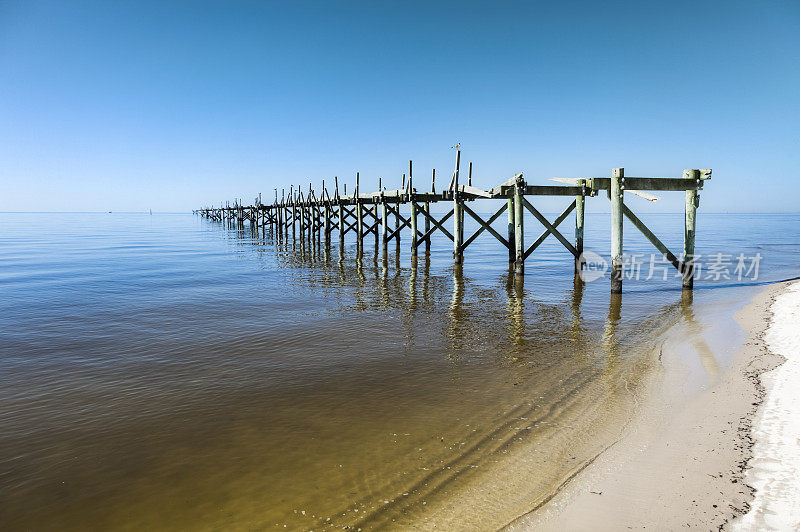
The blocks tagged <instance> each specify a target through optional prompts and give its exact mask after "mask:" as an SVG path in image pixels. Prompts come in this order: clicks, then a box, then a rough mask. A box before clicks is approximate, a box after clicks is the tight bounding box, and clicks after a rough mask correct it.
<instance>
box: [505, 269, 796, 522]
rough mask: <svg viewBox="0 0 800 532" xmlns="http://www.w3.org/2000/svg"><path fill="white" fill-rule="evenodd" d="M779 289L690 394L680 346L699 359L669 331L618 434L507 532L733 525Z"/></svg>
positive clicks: (740, 510) (755, 304)
mask: <svg viewBox="0 0 800 532" xmlns="http://www.w3.org/2000/svg"><path fill="white" fill-rule="evenodd" d="M787 284H788V283H776V284H773V285H770V286H769V287H767V288H766V289H765V290H763V291H762V292H761V293H759V294H758V295H757V296H756V297H755V298H754V299H753V300H752V301H751V303H750V304H749V305H748V306H747V307H745V308H744V309H742V310H741V311H739V312H738V313H737V315H736V320H737V322H738V323H739V324H740V326H741V327H742V328H744V329H745V330H746V331H747V332H748V334H749V336H748V338H747V340H746V342H745V344H744V345H743V347H742V348H741V350H740V351H739V352H738V354H737V355H736V357H735V358H734V360H733V363H732V365H731V366H730V367H729V368H728V369H727V370H726V371H724V372H722V373H721V374H720V375H719V378H718V379H717V380H716V382H713V381H712V384H710V385H709V386H708V387H706V388H705V389H703V390H702V391H700V392H699V393H697V392H694V393H693V392H690V391H687V390H686V386H684V383H685V382H686V379H687V378H688V371H687V369H686V368H685V366H684V364H683V362H682V361H681V358H680V357H679V356H677V353H678V352H679V351H680V350H681V349H682V348H685V347H686V344H687V343H689V344H692V347H693V348H694V349H695V350H697V351H698V355H700V356H701V357H702V350H703V346H702V342H701V343H700V345H698V344H697V339H696V338H693V337H692V334H691V331H690V330H687V329H686V328H681V326H680V324H679V325H676V326H675V327H673V328H672V330H671V331H670V333H669V334H668V335H667V336H666V337H665V338H664V341H663V343H662V344H661V347H660V350H661V362H662V369H661V370H660V373H661V376H662V379H661V382H660V383H659V384H658V385H657V386H654V387H653V389H652V392H651V393H649V394H648V395H647V399H646V401H644V402H643V403H642V405H641V408H640V409H639V411H638V413H637V416H636V419H635V421H633V422H632V423H630V425H629V430H628V432H627V433H626V435H625V436H624V437H623V438H621V439H620V440H619V441H618V442H617V443H616V444H615V445H613V446H612V447H610V448H609V449H608V450H607V451H606V452H605V453H603V454H602V455H601V456H599V457H598V458H597V459H596V460H595V461H594V463H592V464H591V465H589V466H588V467H586V469H585V470H584V471H583V472H581V474H580V475H578V476H576V478H575V479H574V480H573V481H572V482H571V483H569V485H567V486H565V488H564V489H563V490H561V491H560V492H559V493H558V494H557V495H555V496H554V497H553V498H552V500H551V501H550V502H549V503H548V504H547V505H546V506H545V507H543V508H541V510H539V511H537V512H531V513H529V514H528V515H526V516H523V517H521V518H519V519H517V520H515V521H514V522H513V523H511V524H510V525H509V527H508V529H509V530H528V529H531V530H534V529H535V530H618V529H624V528H637V529H638V528H647V529H658V530H674V529H678V528H683V527H691V528H701V529H705V530H710V529H721V528H722V529H724V528H730V525H731V524H732V523H734V522H738V520H737V521H734V520H735V519H736V518H737V517H740V516H742V515H744V514H745V513H747V512H748V510H750V507H751V504H752V503H753V500H754V492H755V490H754V488H752V487H751V486H749V485H747V481H748V480H749V477H748V469H749V463H750V460H751V458H752V457H753V443H754V439H753V434H754V432H755V433H757V430H755V429H757V427H755V426H754V425H756V424H757V423H758V415H759V407H760V405H762V403H763V402H764V400H765V396H766V390H765V387H764V385H763V384H762V378H763V377H762V376H763V374H764V373H765V372H768V371H770V370H772V369H774V368H776V367H777V366H778V365H780V364H781V363H782V362H783V360H784V359H783V358H782V357H780V356H778V355H775V354H772V353H771V352H770V351H769V350H768V348H767V345H766V343H765V339H764V336H765V331H766V330H767V328H768V326H769V324H770V318H771V316H772V314H771V310H770V308H771V306H772V304H773V303H774V301H775V298H776V297H777V296H778V295H780V294H781V293H783V292H784V291H785V289H786V287H787ZM687 332H689V334H687ZM707 369H710V368H707Z"/></svg>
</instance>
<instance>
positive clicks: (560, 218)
mask: <svg viewBox="0 0 800 532" xmlns="http://www.w3.org/2000/svg"><path fill="white" fill-rule="evenodd" d="M575 205H576V202H575V201H573V202H572V203H571V204H570V206H569V207H567V208H566V210H564V212H562V213H561V214H560V215H559V216H558V218H556V219H555V221H554V222H553V227H558V226H559V225H560V224H561V222H563V221H564V220H566V219H567V216H569V213H571V212H572V211H573V209H575ZM548 236H550V229H545V230H544V232H543V233H542V234H541V235H539V238H537V239H536V241H535V242H534V243H533V244H531V246H530V247H529V248H528V250H527V251H526V252H525V255H524V256H523V260H524V259H527V258H528V255H530V254H531V253H533V250H535V249H536V248H538V247H539V245H540V244H541V243H542V242H544V240H545V239H546V238H547V237H548Z"/></svg>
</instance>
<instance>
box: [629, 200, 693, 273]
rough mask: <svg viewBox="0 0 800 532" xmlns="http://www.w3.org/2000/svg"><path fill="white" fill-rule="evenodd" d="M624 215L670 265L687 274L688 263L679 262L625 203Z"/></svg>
mask: <svg viewBox="0 0 800 532" xmlns="http://www.w3.org/2000/svg"><path fill="white" fill-rule="evenodd" d="M622 214H624V215H625V217H626V218H628V220H630V221H631V222H632V223H633V225H635V226H636V228H637V229H638V230H639V231H641V233H642V234H643V235H644V236H646V237H647V240H649V241H650V242H651V243H652V244H653V245H654V246H655V247H656V249H657V250H658V251H660V252H661V254H662V255H664V257H665V258H666V259H667V260H668V261H669V262H670V264H672V265H673V266H675V269H676V270H678V271H679V272H681V273H685V271H686V263H684V262H681V261H680V260H678V257H676V256H675V255H674V254H673V253H672V252H671V251H670V250H669V248H667V246H665V245H664V243H663V242H661V240H659V239H658V237H657V236H656V235H654V234H653V232H652V231H650V229H648V228H647V226H646V225H644V222H643V221H641V220H640V219H639V218H638V217H637V216H636V215H635V214H633V211H631V210H630V209H629V208H628V206H627V205H625V204H624V203H623V204H622Z"/></svg>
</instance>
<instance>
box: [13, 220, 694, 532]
mask: <svg viewBox="0 0 800 532" xmlns="http://www.w3.org/2000/svg"><path fill="white" fill-rule="evenodd" d="M187 218H188V217H187ZM168 222H169V221H166V222H165V221H161V222H160V223H161V224H167V223H168ZM106 223H108V224H110V225H108V226H107V227H105V226H103V225H101V224H98V223H97V222H96V221H95V222H94V225H93V227H94V228H95V230H96V231H100V230H104V231H107V233H108V234H107V235H106V234H105V233H103V234H101V235H100V236H95V237H94V238H93V239H91V240H87V239H85V238H83V236H84V233H83V231H85V229H83V227H86V226H87V224H83V225H79V226H76V227H78V228H77V229H74V228H71V227H70V226H69V225H68V224H67V225H65V226H63V227H61V226H59V227H57V228H56V231H57V232H59V231H60V233H59V234H58V235H56V236H58V238H59V239H60V241H62V242H63V244H61V245H62V246H64V247H65V248H67V249H66V251H65V252H62V255H63V256H66V257H70V258H69V261H72V262H65V263H64V264H62V265H61V266H60V269H59V270H58V273H55V274H54V273H52V272H53V271H54V270H53V268H52V265H51V261H52V260H53V258H52V255H47V256H45V255H40V256H39V257H40V258H38V259H36V260H39V261H40V262H37V263H34V264H30V265H27V266H26V270H25V271H26V272H37V271H46V272H49V273H48V276H47V277H46V279H47V281H48V282H47V284H46V287H38V285H35V284H29V285H28V286H27V287H26V290H27V291H29V292H30V291H35V290H41V293H42V294H44V293H47V308H42V307H41V306H40V301H43V299H42V298H29V299H25V298H23V297H22V296H20V295H19V294H17V293H16V292H14V294H17V295H14V294H12V295H14V297H16V298H17V301H18V304H17V305H16V306H14V307H8V308H5V315H6V316H7V317H8V319H9V320H11V321H13V322H14V324H15V327H13V328H9V329H7V330H6V331H8V332H6V338H5V340H6V341H5V343H4V348H3V349H4V354H6V355H7V356H6V357H4V358H3V359H2V360H3V361H2V364H3V367H2V369H3V371H2V373H0V374H1V375H2V376H3V377H2V378H3V379H4V380H3V383H2V384H3V386H2V392H0V415H2V419H3V420H4V429H5V432H4V438H3V440H2V441H0V453H1V454H0V455H1V456H2V457H3V462H2V464H3V472H4V475H3V477H2V480H0V483H2V485H0V488H1V489H0V498H2V503H3V504H2V505H0V512H2V515H0V518H2V521H3V522H4V523H5V524H7V525H8V526H9V527H10V528H28V529H31V528H32V529H36V528H53V527H55V526H58V528H60V529H66V530H79V529H85V528H87V527H89V526H92V527H99V528H115V527H121V525H123V524H124V525H125V526H127V527H129V528H148V527H159V528H212V527H225V528H263V527H273V526H276V525H277V526H279V527H280V528H283V525H286V527H287V528H289V529H310V528H314V529H319V528H325V527H337V528H339V527H342V526H354V527H359V526H360V527H362V528H365V529H366V528H373V527H377V526H379V525H384V524H386V525H388V524H394V525H396V526H400V525H402V526H418V527H421V528H432V527H433V525H434V524H436V525H437V527H440V528H441V527H445V528H447V527H450V528H461V529H464V528H476V527H478V528H496V527H499V526H502V525H503V524H505V523H507V522H509V521H510V520H511V519H513V518H515V517H516V516H518V515H520V514H521V513H524V512H526V511H528V510H530V509H531V508H534V507H536V506H537V505H539V504H541V503H542V502H543V501H545V500H547V498H548V497H549V496H550V495H551V494H552V493H553V491H554V490H556V489H558V487H559V486H560V485H561V483H563V481H564V480H565V479H566V478H568V477H569V476H570V475H572V474H574V473H575V472H576V471H579V470H580V469H581V468H582V467H585V465H586V464H588V463H590V462H591V460H593V458H594V457H595V456H597V454H598V453H599V452H601V451H602V450H603V449H604V448H605V447H606V446H608V445H610V444H611V443H612V442H613V441H615V439H616V438H618V437H619V434H620V432H621V430H622V428H623V427H624V425H625V423H626V422H627V420H628V419H629V417H630V412H631V409H632V405H633V402H634V398H635V395H636V394H637V393H639V392H640V390H643V389H644V388H643V387H642V386H643V384H644V383H645V382H646V381H647V379H648V378H649V375H650V374H651V373H652V372H651V369H652V367H653V364H654V363H656V361H657V355H658V353H657V352H653V350H652V347H653V345H654V344H653V340H652V339H653V338H654V337H656V336H657V335H658V333H659V331H663V330H664V329H665V328H666V327H668V326H669V325H670V324H672V323H675V322H676V321H677V320H680V319H685V320H687V322H691V321H692V317H691V308H690V307H688V306H687V304H686V303H685V302H684V303H683V305H682V303H681V301H680V296H679V293H678V294H676V295H675V297H668V298H661V300H662V301H664V302H665V304H663V305H660V306H657V305H653V303H652V301H653V298H651V297H647V298H639V297H638V296H637V295H636V294H626V295H625V298H626V302H625V305H622V306H621V305H620V300H619V299H614V300H611V301H610V304H609V298H608V286H607V284H606V283H602V286H600V283H598V284H597V285H596V287H595V285H591V284H586V285H584V284H583V283H581V282H580V281H576V280H574V279H573V277H572V271H571V263H569V262H564V261H562V260H561V258H562V257H560V256H557V257H555V259H558V260H559V261H560V262H559V264H562V265H563V264H566V268H565V270H564V272H560V271H557V272H556V273H548V272H545V271H543V275H542V277H541V278H538V277H537V276H535V275H528V277H527V278H526V279H525V280H524V283H525V284H523V282H522V279H521V278H519V277H517V278H514V276H513V275H509V273H508V272H507V271H504V270H503V269H502V268H500V269H488V268H484V267H482V265H481V264H479V263H477V261H475V260H473V262H468V263H467V265H465V266H464V267H463V269H462V268H461V267H454V266H453V265H452V260H451V257H450V256H449V253H450V252H451V250H450V249H444V250H443V251H442V250H441V249H442V248H438V247H437V246H438V244H437V242H435V241H434V242H433V246H432V247H433V251H432V253H431V255H425V254H420V255H419V256H418V257H417V259H416V260H409V259H408V257H406V256H403V255H400V254H398V253H397V250H396V249H393V246H390V248H389V249H390V251H391V252H390V253H387V254H386V255H383V253H382V252H381V250H377V252H373V251H374V250H371V249H370V247H369V246H366V249H365V250H364V252H363V254H361V255H359V254H358V253H357V252H356V251H355V249H354V246H353V247H347V246H345V247H344V248H341V249H340V248H339V247H338V246H335V245H334V246H333V248H332V249H325V246H324V245H323V246H320V245H319V243H314V242H313V241H305V242H303V243H302V244H301V243H300V242H299V241H298V240H292V239H291V235H287V238H286V239H285V240H283V241H275V240H274V239H273V238H271V235H270V234H264V233H259V232H256V233H254V232H252V231H250V230H249V229H248V228H244V229H228V228H225V227H221V226H219V225H217V224H212V223H209V222H206V221H202V222H200V224H199V225H196V220H194V219H189V220H188V222H186V223H185V222H184V220H183V219H182V218H176V221H172V222H169V223H172V224H173V225H172V226H166V227H161V226H151V225H142V226H136V225H135V223H142V222H141V221H139V222H137V221H136V220H134V221H133V222H131V221H130V220H127V219H126V226H125V228H124V231H122V230H121V229H119V228H118V227H117V226H115V225H113V223H112V222H106ZM184 223H185V225H183V224H184ZM132 224H133V225H132ZM98 227H100V228H101V229H97V228H98ZM21 231H23V233H22V234H24V235H27V234H28V233H25V232H24V231H30V235H31V236H30V239H31V241H34V240H35V239H36V238H39V236H38V235H39V234H40V233H39V232H38V230H36V227H35V221H33V222H28V223H27V225H25V228H24V229H22V230H21ZM70 231H74V232H70ZM120 234H122V235H123V237H120ZM120 238H122V243H120ZM128 241H130V243H131V244H130V246H128V244H127V242H128ZM142 242H146V243H147V244H146V245H143V244H141V243H142ZM226 242H227V243H226ZM87 245H91V246H95V247H94V248H92V249H91V250H88V252H89V253H91V256H92V258H93V260H92V262H91V264H90V265H87V264H85V263H82V262H80V261H81V259H82V257H84V256H86V253H87V250H86V249H85V246H87ZM474 245H475V246H476V254H475V255H473V256H477V253H479V252H485V253H487V254H491V253H497V254H499V256H500V257H501V258H504V256H505V252H504V251H503V250H494V249H493V248H486V249H485V250H484V249H482V248H479V246H480V241H476V242H475V244H474ZM131 249H135V250H137V251H136V253H138V255H136V256H132V255H131V254H132V253H133V252H132V251H130V250H131ZM547 249H548V248H546V247H543V248H542V250H541V251H542V254H540V255H539V256H538V257H539V258H540V260H543V261H547V260H548V259H549V258H550V257H549V256H548V255H547V253H548V251H547ZM76 250H77V251H76ZM70 251H73V252H74V253H73V254H70ZM537 252H539V250H537ZM559 252H560V251H559ZM440 257H444V258H440ZM133 259H135V260H133ZM555 259H554V260H555ZM497 263H498V261H497V257H493V258H491V260H487V264H491V265H492V267H494V266H496V265H497ZM97 264H108V265H111V266H108V267H106V266H103V267H102V268H98V267H97V266H96V265H97ZM142 264H145V265H147V270H146V272H145V273H142V272H143V269H142ZM532 264H533V262H532V263H531V265H532ZM92 268H94V269H92ZM529 269H531V270H532V268H529ZM87 272H90V274H88V273H87ZM530 273H532V271H531V272H529V274H530ZM54 276H55V281H56V283H55V284H53V280H54ZM34 282H35V281H31V283H34ZM43 286H44V285H43ZM37 287H38V288H37ZM10 290H15V288H13V287H11V288H10ZM645 300H646V301H645ZM643 301H644V302H643ZM670 301H672V302H670ZM629 309H633V311H631V312H629ZM31 316H40V317H41V316H47V319H43V318H38V319H37V320H33V319H31V318H30V317H31ZM75 316H79V318H80V319H77V320H76V319H75ZM694 321H697V322H698V324H697V327H698V328H696V329H695V330H696V331H697V333H698V335H700V336H702V334H703V333H702V330H701V329H702V325H701V324H699V321H698V320H694ZM14 331H25V333H24V334H23V333H22V332H20V333H19V334H16V333H14ZM4 332H5V331H4ZM76 338H79V340H76ZM643 346H644V347H643ZM645 348H646V349H645ZM20 353H24V355H25V359H24V360H23V359H22V358H20V355H19V354H20ZM56 524H57V525H56Z"/></svg>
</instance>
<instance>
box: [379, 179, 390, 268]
mask: <svg viewBox="0 0 800 532" xmlns="http://www.w3.org/2000/svg"><path fill="white" fill-rule="evenodd" d="M388 238H389V214H388V210H387V209H386V198H385V197H384V195H383V190H382V189H381V247H382V248H383V258H384V259H386V255H387V254H388V251H389V250H388V247H389V240H388Z"/></svg>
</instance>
